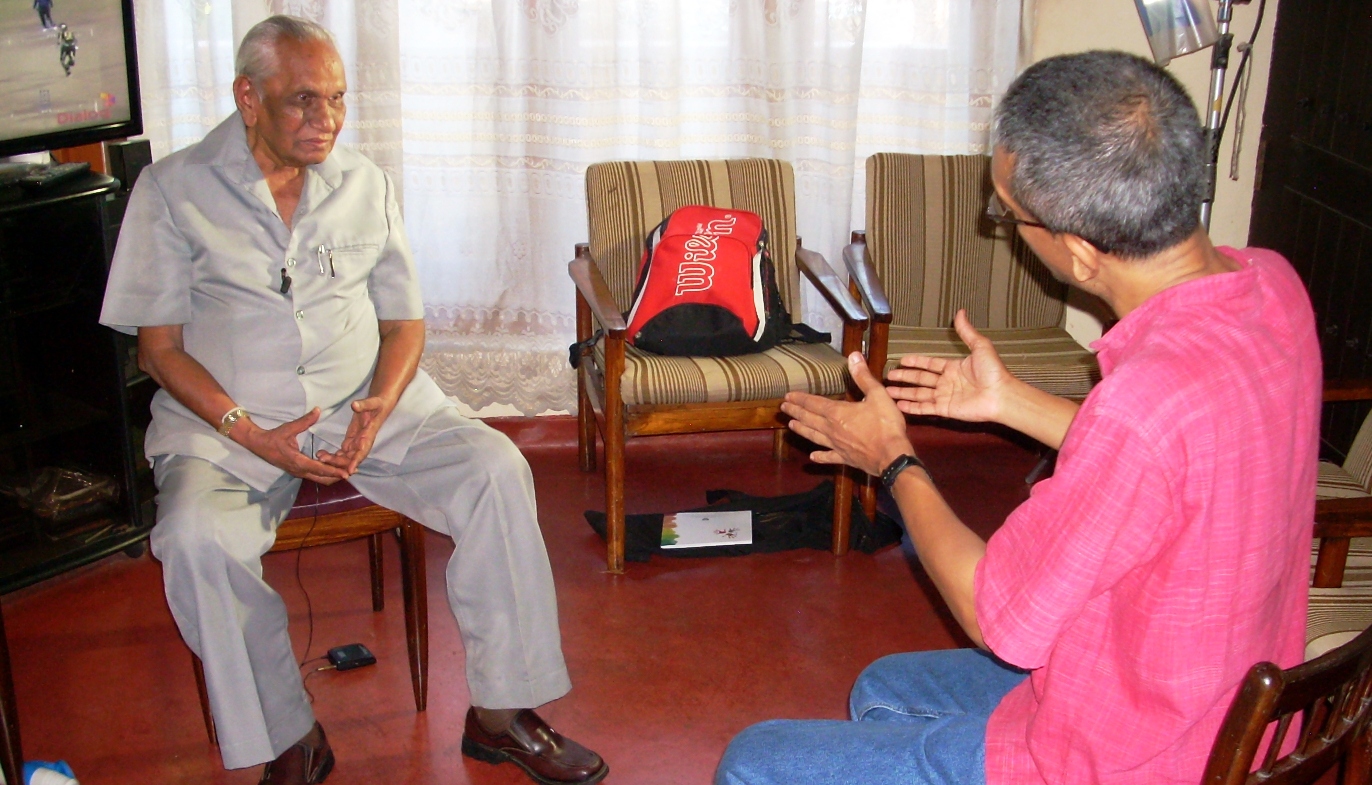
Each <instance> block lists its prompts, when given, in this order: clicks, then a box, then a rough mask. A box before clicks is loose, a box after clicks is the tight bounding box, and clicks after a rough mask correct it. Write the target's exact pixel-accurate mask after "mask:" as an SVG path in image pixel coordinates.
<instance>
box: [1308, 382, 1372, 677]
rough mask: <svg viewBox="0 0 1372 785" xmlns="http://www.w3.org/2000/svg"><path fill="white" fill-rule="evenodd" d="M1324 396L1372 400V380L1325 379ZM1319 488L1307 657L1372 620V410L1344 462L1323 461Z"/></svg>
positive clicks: (1330, 399)
mask: <svg viewBox="0 0 1372 785" xmlns="http://www.w3.org/2000/svg"><path fill="white" fill-rule="evenodd" d="M1324 400H1325V402H1326V403H1328V402H1333V401H1366V400H1372V379H1360V380H1348V381H1345V380H1337V381H1326V382H1325V385H1324ZM1315 493H1316V502H1315V545H1314V550H1313V551H1312V553H1311V557H1310V558H1311V569H1312V572H1313V579H1312V582H1311V589H1310V608H1309V611H1308V612H1307V614H1306V630H1305V645H1306V648H1305V654H1306V658H1307V659H1309V658H1311V657H1317V656H1319V655H1320V654H1323V653H1324V652H1326V651H1329V650H1330V649H1333V648H1334V647H1336V646H1339V645H1341V644H1343V643H1345V642H1347V641H1349V640H1352V639H1353V638H1354V637H1356V636H1357V634H1358V633H1359V632H1361V631H1363V630H1364V629H1366V628H1367V627H1368V625H1369V624H1372V415H1369V416H1368V418H1367V419H1366V420H1364V421H1363V424H1362V427H1361V428H1360V429H1359V430H1358V434H1357V436H1356V437H1354V439H1353V444H1352V446H1351V447H1350V448H1349V450H1348V456H1347V457H1346V458H1345V459H1344V462H1343V465H1341V466H1340V465H1338V464H1334V463H1330V462H1328V461H1321V462H1320V466H1319V480H1318V485H1317V486H1316V489H1315Z"/></svg>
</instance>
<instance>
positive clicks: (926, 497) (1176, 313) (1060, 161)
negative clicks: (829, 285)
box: [716, 52, 1321, 785]
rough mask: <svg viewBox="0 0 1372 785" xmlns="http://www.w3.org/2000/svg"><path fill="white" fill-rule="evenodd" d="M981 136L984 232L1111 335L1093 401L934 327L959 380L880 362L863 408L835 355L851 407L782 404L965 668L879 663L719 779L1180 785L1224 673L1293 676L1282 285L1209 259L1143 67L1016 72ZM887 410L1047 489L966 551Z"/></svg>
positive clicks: (1291, 381) (1304, 503)
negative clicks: (991, 227) (890, 544)
mask: <svg viewBox="0 0 1372 785" xmlns="http://www.w3.org/2000/svg"><path fill="white" fill-rule="evenodd" d="M995 141H996V145H995V151H994V155H993V157H992V183H993V186H994V192H993V194H992V196H991V199H990V204H989V205H988V208H987V214H988V217H990V218H991V219H992V220H994V221H998V222H1001V223H1012V224H1015V225H1016V227H1017V229H1018V231H1019V233H1020V236H1021V237H1022V238H1023V239H1024V240H1025V242H1027V243H1028V244H1029V246H1030V247H1031V248H1032V249H1033V250H1034V252H1035V253H1036V254H1037V255H1038V257H1039V258H1040V259H1041V260H1042V261H1043V263H1044V264H1045V265H1047V267H1048V268H1049V270H1051V271H1052V272H1053V274H1054V276H1055V277H1057V278H1059V279H1060V280H1063V281H1066V282H1068V283H1070V284H1072V285H1075V286H1077V287H1079V288H1081V289H1083V290H1085V291H1087V292H1089V293H1091V294H1094V295H1096V296H1098V297H1100V298H1102V299H1103V300H1104V301H1105V302H1106V303H1107V304H1109V305H1110V307H1111V308H1112V309H1113V310H1114V312H1115V313H1116V315H1118V316H1119V318H1120V321H1119V323H1118V324H1116V325H1115V326H1114V328H1113V329H1111V331H1110V332H1109V333H1108V334H1107V335H1106V336H1105V337H1103V338H1102V339H1101V340H1099V341H1097V342H1096V343H1095V344H1094V348H1095V349H1096V350H1097V352H1098V357H1099V360H1100V365H1101V371H1102V374H1103V379H1102V381H1101V383H1100V384H1099V385H1098V386H1097V387H1096V388H1095V389H1094V390H1093V391H1092V392H1091V395H1090V396H1089V397H1088V398H1087V399H1086V401H1085V402H1084V403H1083V404H1081V406H1080V407H1078V406H1077V404H1075V403H1073V402H1071V401H1067V400H1064V399H1061V398H1055V397H1053V396H1051V395H1048V394H1047V393H1044V392H1042V391H1040V390H1038V389H1036V388H1033V387H1030V386H1029V385H1027V384H1025V383H1024V382H1021V381H1019V380H1018V379H1015V378H1014V377H1013V376H1011V375H1010V374H1009V373H1008V372H1007V371H1006V369H1005V366H1004V365H1003V364H1002V363H1001V362H1000V359H999V357H998V356H997V355H996V352H995V349H994V348H993V347H992V346H991V344H990V342H989V341H987V340H986V339H985V338H984V337H982V336H981V335H980V334H978V333H977V331H976V330H975V329H974V328H973V327H972V325H971V324H970V323H969V322H968V321H967V318H966V315H965V313H959V314H958V316H957V319H956V320H955V325H954V326H955V327H956V329H957V331H958V334H959V335H960V336H961V337H962V339H963V340H964V341H965V342H966V343H967V345H968V347H969V348H970V349H971V356H970V357H968V358H966V359H964V360H958V361H954V360H941V359H935V358H928V357H914V356H911V357H905V358H903V359H902V362H901V366H902V367H901V368H900V369H898V370H896V371H893V372H892V373H891V381H892V382H893V383H895V384H893V386H891V387H889V388H883V387H882V386H881V384H880V383H879V382H878V381H877V380H876V379H874V378H872V376H871V374H869V373H868V372H867V370H866V366H865V365H864V363H863V361H862V358H861V356H860V355H856V354H855V355H853V357H852V358H850V366H849V367H850V370H851V371H852V374H853V377H854V379H855V380H856V381H857V383H858V385H859V386H860V387H861V389H862V390H863V392H864V393H865V398H864V400H863V401H862V402H861V403H856V404H848V403H840V402H835V401H830V400H827V399H823V398H816V397H814V396H807V395H800V394H792V395H789V396H787V403H786V404H785V406H784V409H785V411H786V412H787V413H788V414H789V415H791V416H792V417H793V418H794V419H793V421H792V423H791V427H792V429H793V430H795V431H796V432H797V433H799V434H801V435H803V436H805V437H807V438H809V439H811V440H813V441H814V442H816V443H817V444H819V445H821V446H822V447H824V448H826V449H824V450H821V451H819V452H816V453H815V454H814V456H813V457H814V459H815V460H818V461H824V462H829V463H846V464H848V465H851V466H854V467H856V468H859V469H862V470H864V471H867V472H868V473H870V474H873V475H879V476H881V478H882V481H883V482H884V483H885V484H886V486H887V487H888V488H889V489H891V492H892V494H893V495H894V497H895V499H896V502H897V503H898V505H899V506H900V511H901V514H902V516H903V517H904V519H905V524H906V528H907V531H908V533H909V535H910V538H911V540H912V542H913V544H914V546H915V549H916V551H917V552H918V554H919V558H920V561H921V562H922V564H923V565H924V568H925V570H926V571H927V572H928V573H929V576H930V578H931V579H932V580H933V582H934V585H935V586H937V587H938V589H939V592H940V593H941V594H942V595H943V598H944V599H945V601H946V602H947V603H948V605H949V607H950V608H951V609H952V612H953V615H954V616H955V617H956V618H957V620H958V622H959V623H960V624H961V625H962V627H963V629H964V630H965V631H966V633H967V635H968V636H969V637H970V638H971V639H972V641H973V642H974V643H976V645H977V646H978V647H980V648H979V649H969V650H955V651H941V652H919V653H913V654H898V655H893V656H890V657H885V658H883V659H881V660H878V661H877V662H876V663H874V664H872V665H871V666H869V667H868V668H867V670H866V671H864V672H863V674H862V675H861V676H860V677H859V678H858V681H857V684H856V685H855V686H854V688H853V693H852V697H851V702H850V710H851V715H852V717H853V720H855V721H854V722H842V721H821V720H813V721H783V722H771V723H763V724H760V725H756V726H753V727H752V728H749V729H747V730H745V731H744V732H743V733H742V734H740V735H739V736H738V737H737V738H736V739H735V740H734V741H733V743H732V744H731V745H730V747H729V750H728V751H727V752H726V753H725V756H724V759H723V761H721V763H720V768H719V771H718V773H717V775H716V782H717V783H728V784H730V785H733V784H735V783H788V782H806V783H818V784H821V785H822V784H823V783H840V782H842V783H886V782H891V783H896V782H899V783H906V784H908V783H983V782H985V783H992V784H993V785H996V784H999V783H1053V784H1054V785H1058V784H1059V783H1063V784H1067V783H1097V782H1098V783H1111V784H1112V785H1113V784H1115V783H1120V784H1123V783H1141V784H1142V783H1148V784H1149V785H1153V784H1155V783H1197V782H1199V781H1200V776H1201V772H1202V769H1203V768H1204V765H1205V761H1206V758H1207V756H1208V755H1209V751H1210V747H1211V745H1212V744H1213V743H1214V740H1215V735H1216V732H1217V730H1218V728H1219V725H1220V721H1221V719H1222V718H1223V716H1224V712H1225V710H1226V709H1227V707H1228V705H1229V702H1230V700H1231V699H1232V697H1233V695H1234V692H1235V689H1236V687H1237V686H1238V683H1239V681H1240V680H1241V679H1242V677H1243V675H1244V673H1245V672H1246V671H1247V669H1248V668H1249V667H1250V666H1251V665H1252V664H1253V663H1255V662H1258V661H1260V660H1270V661H1273V662H1276V663H1277V664H1279V665H1281V666H1283V667H1289V666H1291V665H1294V664H1296V663H1297V662H1299V661H1300V659H1301V653H1302V643H1303V632H1304V626H1305V596H1306V585H1307V581H1308V574H1309V553H1310V536H1311V521H1312V520H1313V516H1314V498H1315V464H1316V452H1317V441H1318V430H1319V407H1320V375H1321V374H1320V355H1319V347H1318V344H1317V342H1316V338H1315V331H1314V318H1313V315H1312V313H1311V310H1310V304H1309V300H1308V297H1307V295H1306V293H1305V289H1304V287H1303V286H1302V284H1301V282H1300V280H1299V279H1298V278H1297V276H1296V274H1295V272H1294V271H1293V270H1292V269H1291V267H1290V265H1288V264H1287V263H1286V261H1285V260H1283V259H1282V258H1281V257H1280V256H1278V255H1277V254H1275V253H1272V252H1270V251H1263V250H1260V249H1248V250H1242V251H1239V250H1234V249H1230V248H1216V247H1214V246H1212V245H1211V243H1210V240H1209V237H1208V236H1207V235H1206V233H1205V231H1204V229H1202V228H1201V227H1200V225H1199V222H1198V220H1197V215H1198V211H1199V207H1200V202H1201V195H1202V190H1203V187H1204V183H1205V174H1204V161H1205V143H1204V138H1203V134H1202V131H1201V127H1200V121H1199V118H1198V116H1197V115H1196V112H1195V108H1194V107H1193V105H1192V103H1191V101H1190V99H1189V98H1188V97H1187V95H1186V93H1185V91H1184V90H1183V89H1182V88H1181V86H1180V85H1179V84H1177V82H1176V81H1175V80H1174V79H1173V78H1172V77H1171V76H1169V75H1168V74H1167V73H1166V72H1165V71H1163V70H1162V69H1160V68H1158V67H1156V66H1154V65H1153V64H1151V63H1149V62H1147V61H1144V60H1142V59H1139V58H1136V57H1133V56H1131V55H1126V54H1123V53H1118V52H1115V53H1110V52H1088V53H1085V54H1080V55H1071V56H1065V57H1058V58H1052V59H1049V60H1045V61H1042V62H1040V63H1037V64H1035V65H1034V66H1032V67H1031V68H1029V69H1028V70H1027V71H1025V73H1024V74H1023V75H1021V76H1020V78H1019V79H1017V80H1016V82H1015V83H1014V84H1013V85H1012V86H1011V87H1010V90H1009V91H1008V92H1007V93H1006V96H1005V98H1004V100H1003V101H1002V103H1001V104H1000V106H999V107H998V109H997V112H996V130H995ZM901 412H904V413H907V414H917V415H937V416H942V417H951V418H956V419H960V420H966V421H980V422H996V423H1001V424H1003V425H1007V426H1009V427H1012V428H1015V429H1017V430H1020V431H1022V432H1023V433H1026V434H1028V435H1030V436H1032V437H1034V438H1036V439H1038V440H1039V441H1041V442H1043V443H1044V444H1047V445H1048V446H1050V447H1054V448H1057V449H1059V450H1060V453H1059V457H1058V463H1057V469H1056V472H1055V474H1054V476H1053V477H1052V478H1050V479H1048V480H1044V481H1043V482H1041V483H1039V484H1038V485H1036V486H1035V487H1034V490H1033V494H1032V496H1031V498H1030V499H1029V500H1028V501H1027V502H1025V503H1024V504H1023V505H1021V506H1020V508H1019V509H1017V510H1016V511H1015V512H1014V513H1013V514H1012V515H1011V516H1010V518H1009V519H1008V520H1007V521H1006V522H1005V524H1004V525H1003V526H1002V527H1001V529H1000V530H999V531H998V532H997V533H996V534H995V535H994V536H993V537H991V539H990V541H989V542H984V541H982V539H981V538H980V537H978V536H977V535H976V534H974V533H973V532H972V531H971V530H969V529H968V528H967V527H966V526H964V525H963V524H962V523H961V522H960V521H959V520H958V519H957V517H956V516H955V515H954V514H953V512H952V511H951V510H950V509H949V507H948V505H947V504H946V503H945V502H944V500H943V498H942V497H941V496H940V495H939V492H938V490H937V488H936V486H935V484H934V481H933V480H932V479H931V477H930V473H929V472H928V471H927V470H926V469H925V468H924V466H923V464H922V463H921V462H919V460H918V459H917V458H916V457H915V453H914V449H913V447H912V446H911V444H910V442H909V440H908V438H907V436H906V427H905V420H904V418H903V416H902V415H901ZM936 473H937V471H935V474H936ZM982 650H985V651H982ZM988 652H989V653H988Z"/></svg>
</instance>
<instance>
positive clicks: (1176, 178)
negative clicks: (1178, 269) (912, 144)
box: [994, 52, 1207, 259]
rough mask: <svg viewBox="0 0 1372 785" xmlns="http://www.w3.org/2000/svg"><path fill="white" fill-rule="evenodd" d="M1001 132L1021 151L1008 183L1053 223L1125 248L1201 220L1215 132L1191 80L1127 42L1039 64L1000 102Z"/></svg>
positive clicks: (1148, 248)
mask: <svg viewBox="0 0 1372 785" xmlns="http://www.w3.org/2000/svg"><path fill="white" fill-rule="evenodd" d="M994 136H995V141H996V144H997V145H998V146H1000V147H1001V148H1002V149H1004V150H1005V151H1006V152H1008V153H1014V155H1015V170H1014V173H1013V174H1012V175H1011V177H1010V193H1011V195H1012V196H1014V197H1015V201H1017V202H1019V203H1020V205H1021V206H1023V207H1024V209H1025V210H1028V211H1029V212H1030V213H1031V214H1032V215H1033V216H1034V217H1035V218H1036V219H1038V220H1040V221H1042V222H1043V223H1044V224H1045V225H1047V226H1048V228H1049V229H1051V230H1052V231H1054V232H1068V233H1071V234H1075V235H1077V236H1078V237H1081V238H1083V239H1085V240H1087V241H1088V242H1090V243H1092V244H1094V245H1095V246H1096V247H1097V248H1100V249H1101V250H1105V251H1110V252H1113V253H1115V254H1116V255H1118V256H1120V257H1122V258H1126V259H1141V258H1146V257H1149V256H1152V255H1154V254H1156V253H1158V252H1160V251H1162V250H1164V249H1167V248H1170V247H1172V246H1173V245H1176V244H1177V243H1179V242H1181V241H1182V240H1185V239H1186V238H1187V237H1189V236H1190V235H1191V233H1192V232H1194V231H1196V228H1197V227H1199V226H1200V204H1201V199H1202V198H1203V195H1204V191H1205V185H1206V182H1207V180H1206V174H1205V155H1206V144H1205V136H1204V131H1203V129H1202V128H1201V124H1200V116H1199V115H1198V114H1197V113H1196V108H1195V105H1194V104H1192V103H1191V99H1190V97H1188V96H1187V94H1186V90H1185V88H1183V87H1182V86H1181V84H1180V83H1179V82H1177V80H1176V79H1175V78H1173V77H1172V75H1171V74H1169V73H1167V72H1166V71H1164V70H1162V69H1161V68H1159V67H1158V66H1156V65H1154V64H1153V63H1151V62H1149V61H1147V60H1144V59H1143V58H1140V57H1135V56H1134V55H1130V54H1125V53H1124V52H1083V53H1081V54H1074V55H1062V56H1059V57H1051V58H1048V59H1046V60H1042V61H1040V62H1038V63H1035V64H1034V65H1032V66H1030V67H1029V68H1028V69H1027V70H1026V71H1025V72H1024V73H1023V74H1021V75H1020V77H1019V78H1018V79H1016V80H1015V82H1014V84H1012V85H1010V89H1009V90H1008V91H1007V92H1006V94H1005V98H1004V99H1003V100H1002V101H1001V103H1000V106H998V107H997V108H996V123H995V132H994Z"/></svg>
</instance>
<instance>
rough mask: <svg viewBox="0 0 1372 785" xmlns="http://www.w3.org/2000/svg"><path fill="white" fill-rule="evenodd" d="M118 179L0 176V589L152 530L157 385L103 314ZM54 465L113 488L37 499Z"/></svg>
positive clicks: (6, 757)
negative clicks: (26, 182) (149, 441)
mask: <svg viewBox="0 0 1372 785" xmlns="http://www.w3.org/2000/svg"><path fill="white" fill-rule="evenodd" d="M118 186H119V181H118V180H115V179H114V178H111V177H107V176H105V175H102V174H96V173H94V172H88V173H85V174H82V175H80V176H78V177H74V178H72V179H70V180H67V181H65V182H61V183H58V184H55V185H52V186H50V187H48V188H44V189H42V190H40V191H28V190H25V189H23V188H21V187H19V186H18V185H8V186H0V594H3V593H7V592H11V591H14V590H16V589H21V588H24V587H26V586H30V585H32V584H34V583H37V582H39V581H42V580H46V579H47V578H51V577H53V576H55V575H58V574H60V573H63V572H66V571H68V570H71V569H75V568H77V567H80V566H83V565H86V564H89V563H91V562H94V561H96V560H99V559H102V558H104V557H106V556H109V555H111V554H114V553H118V552H121V551H123V552H127V553H129V554H130V555H141V553H142V552H143V548H144V543H145V541H146V539H147V536H148V531H149V530H150V529H151V528H152V524H153V521H154V514H153V501H152V500H153V496H154V489H153V483H152V475H151V472H150V470H149V468H148V465H147V461H146V460H144V458H143V451H142V433H143V430H144V429H145V428H146V426H147V424H148V422H149V413H148V403H149V401H150V400H151V398H152V394H153V393H154V392H155V391H156V385H155V384H154V383H153V382H152V381H151V379H149V378H148V377H147V376H146V375H145V374H142V373H139V371H138V368H137V355H136V351H137V343H136V341H135V340H133V339H132V338H130V337H128V336H124V335H122V334H118V333H116V332H114V331H113V330H110V329H108V328H105V327H102V326H100V324H98V322H97V320H98V318H99V314H100V306H101V303H102V301H103V298H104V291H105V278H106V274H107V271H108V263H109V259H110V257H111V256H112V254H113V251H114V243H115V240H116V239H117V237H118V233H119V224H120V221H121V220H122V217H123V207H124V203H125V199H126V197H125V196H123V195H120V194H119V193H118V191H117V189H118ZM58 471H63V472H67V473H68V474H67V475H65V476H67V477H68V478H77V479H78V480H82V481H90V482H94V483H100V484H101V487H103V488H105V489H106V491H107V493H105V494H102V495H100V496H98V497H96V496H92V497H89V498H87V497H80V496H76V497H72V498H71V499H70V500H65V501H63V500H59V502H60V503H59V502H54V501H53V500H54V499H57V498H58V496H57V495H54V494H48V495H46V496H45V497H43V498H42V499H38V498H35V495H36V494H35V493H34V492H33V491H32V489H33V488H34V487H35V486H41V484H42V480H43V479H44V478H45V477H46V478H48V479H51V478H53V477H54V476H56V475H55V472H58ZM40 502H46V503H40ZM78 502H81V503H78ZM3 629H4V628H3V620H2V619H0V770H3V771H4V774H5V777H6V780H7V781H8V782H21V781H22V780H21V779H20V774H21V773H20V771H19V769H17V768H14V767H15V766H22V760H23V758H22V754H21V752H20V744H19V728H18V723H17V714H16V712H15V709H14V688H13V684H12V682H11V681H10V678H9V668H8V666H9V653H8V647H7V646H6V644H5V640H4V637H3Z"/></svg>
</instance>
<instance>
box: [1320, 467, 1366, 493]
mask: <svg viewBox="0 0 1372 785" xmlns="http://www.w3.org/2000/svg"><path fill="white" fill-rule="evenodd" d="M1317 477H1318V479H1317V480H1316V481H1315V498H1317V499H1356V498H1358V497H1360V496H1367V495H1369V494H1368V493H1367V488H1365V487H1364V486H1363V484H1362V482H1360V481H1359V480H1358V478H1357V477H1354V476H1353V475H1351V474H1349V473H1348V472H1346V471H1344V468H1343V467H1342V466H1339V465H1338V464H1335V463H1330V462H1329V461H1320V465H1319V474H1318V475H1317Z"/></svg>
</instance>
